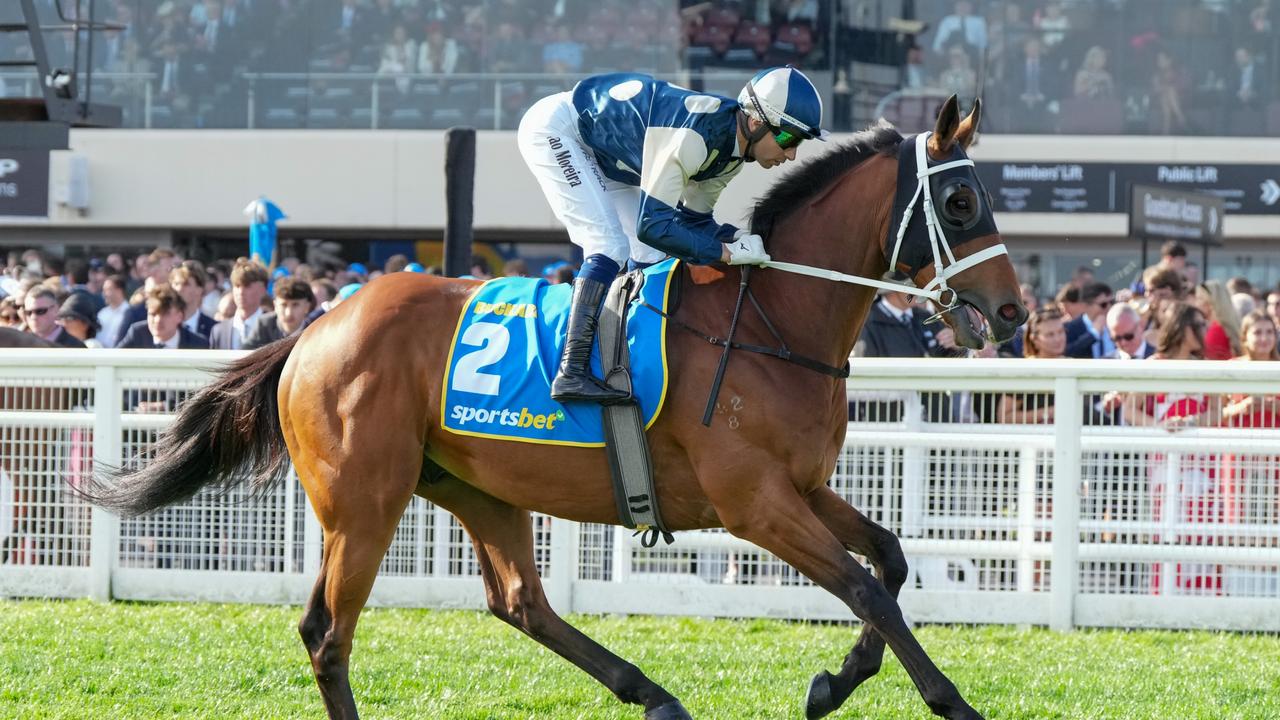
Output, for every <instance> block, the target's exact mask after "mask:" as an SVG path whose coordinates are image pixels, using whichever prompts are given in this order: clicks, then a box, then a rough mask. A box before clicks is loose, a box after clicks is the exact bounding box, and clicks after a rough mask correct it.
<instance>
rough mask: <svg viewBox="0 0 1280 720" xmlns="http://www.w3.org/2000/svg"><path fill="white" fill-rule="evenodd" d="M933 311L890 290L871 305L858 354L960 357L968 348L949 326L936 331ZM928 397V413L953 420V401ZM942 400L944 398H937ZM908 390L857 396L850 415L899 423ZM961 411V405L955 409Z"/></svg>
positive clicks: (863, 355) (850, 409)
mask: <svg viewBox="0 0 1280 720" xmlns="http://www.w3.org/2000/svg"><path fill="white" fill-rule="evenodd" d="M928 317H929V313H927V312H925V311H924V310H922V309H920V308H919V307H917V306H916V305H914V304H913V303H912V297H911V296H910V295H908V294H906V293H900V292H886V293H884V294H882V295H881V296H880V299H879V300H877V301H876V303H875V304H874V305H872V306H871V311H870V312H869V313H868V315H867V321H866V324H864V325H863V327H862V335H861V336H860V337H859V338H858V342H857V344H855V345H854V347H853V355H854V356H855V357H881V358H892V357H903V358H910V357H917V358H918V357H957V356H962V355H964V352H965V351H964V350H961V349H959V348H957V347H956V344H955V333H954V332H953V331H952V330H951V328H948V327H942V328H941V329H939V330H937V331H936V332H935V331H934V330H933V329H932V328H931V327H930V326H926V325H925V323H924V321H925V320H926V319H928ZM934 399H935V398H926V400H927V402H926V406H927V408H928V416H929V418H930V419H932V420H951V419H952V418H951V414H952V410H953V408H952V407H951V406H950V404H949V402H942V401H939V402H934V401H933V400H934ZM936 399H938V400H942V399H941V398H936ZM903 400H904V393H890V394H888V395H883V394H876V395H874V396H868V397H863V398H861V399H860V398H853V399H852V401H851V402H850V403H849V412H850V417H852V418H857V419H862V420H868V419H871V420H880V421H889V422H897V421H898V420H900V419H901V413H902V411H903V408H904V407H905V406H904V405H903V404H902V403H903ZM955 409H956V410H958V408H955Z"/></svg>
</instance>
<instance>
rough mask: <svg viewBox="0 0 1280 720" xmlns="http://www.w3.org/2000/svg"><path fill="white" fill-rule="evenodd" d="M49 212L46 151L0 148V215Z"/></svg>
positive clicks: (47, 157) (30, 215) (28, 215)
mask: <svg viewBox="0 0 1280 720" xmlns="http://www.w3.org/2000/svg"><path fill="white" fill-rule="evenodd" d="M6 215H20V216H24V217H47V216H48V215H49V151H48V150H5V149H3V148H0V217H2V216H6Z"/></svg>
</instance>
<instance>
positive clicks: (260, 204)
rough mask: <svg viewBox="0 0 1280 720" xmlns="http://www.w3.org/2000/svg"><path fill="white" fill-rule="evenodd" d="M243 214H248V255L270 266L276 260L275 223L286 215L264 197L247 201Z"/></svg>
mask: <svg viewBox="0 0 1280 720" xmlns="http://www.w3.org/2000/svg"><path fill="white" fill-rule="evenodd" d="M244 214H245V215H248V216H249V257H250V258H251V259H253V260H257V261H258V262H260V263H262V264H263V265H265V266H266V267H271V266H272V265H274V264H275V262H276V260H277V258H276V223H277V222H279V221H280V220H283V219H285V218H286V217H288V216H287V215H285V214H284V211H283V210H281V209H280V208H279V207H278V206H277V205H276V204H275V203H273V202H271V201H270V200H268V199H266V198H265V197H260V198H258V199H257V200H254V201H253V202H251V203H249V205H248V206H247V207H245V209H244Z"/></svg>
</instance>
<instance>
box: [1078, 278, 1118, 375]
mask: <svg viewBox="0 0 1280 720" xmlns="http://www.w3.org/2000/svg"><path fill="white" fill-rule="evenodd" d="M1080 299H1081V300H1082V301H1083V302H1084V312H1083V313H1082V314H1081V315H1080V316H1078V317H1076V318H1073V319H1072V320H1071V322H1069V323H1067V328H1066V329H1067V352H1066V356H1067V357H1074V358H1109V357H1113V356H1114V355H1115V352H1116V346H1115V342H1114V341H1112V339H1111V336H1110V334H1109V333H1108V332H1107V311H1108V310H1110V309H1111V305H1112V304H1113V303H1114V302H1115V294H1114V293H1112V292H1111V287H1110V286H1108V285H1107V284H1106V283H1100V282H1095V283H1090V284H1088V285H1085V286H1084V289H1083V290H1081V291H1080Z"/></svg>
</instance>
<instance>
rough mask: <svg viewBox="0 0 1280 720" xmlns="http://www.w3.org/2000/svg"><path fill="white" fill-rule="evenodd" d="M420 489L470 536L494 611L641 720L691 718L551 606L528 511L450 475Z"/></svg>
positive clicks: (674, 702) (643, 676)
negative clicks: (633, 708) (637, 710)
mask: <svg viewBox="0 0 1280 720" xmlns="http://www.w3.org/2000/svg"><path fill="white" fill-rule="evenodd" d="M418 491H419V494H421V495H422V496H423V497H425V498H427V499H429V500H431V501H432V502H434V503H437V504H438V505H440V506H442V507H444V508H445V509H447V510H449V511H450V512H452V513H453V514H454V515H455V516H456V517H457V518H458V520H460V521H461V522H462V524H463V525H464V526H465V527H466V529H467V532H468V533H470V535H471V542H472V544H474V545H475V549H476V557H477V559H478V560H479V562H480V570H481V574H482V575H483V576H484V586H485V594H486V596H487V599H488V602H489V609H490V611H492V612H493V614H494V615H496V616H497V617H499V618H500V619H502V620H503V621H504V622H506V623H508V624H510V625H512V626H514V627H516V628H517V629H519V630H520V631H521V632H523V633H525V634H526V635H528V636H529V637H531V638H533V639H534V640H537V641H538V642H539V643H541V644H543V645H545V646H546V647H547V648H549V649H550V650H552V651H554V652H555V653H556V654H557V655H559V656H560V657H562V658H564V659H566V660H568V661H569V662H571V663H573V664H574V665H577V666H578V667H579V668H581V669H582V670H583V671H584V672H586V673H587V674H588V675H590V676H591V677H593V678H595V679H596V680H598V681H599V682H600V683H601V684H603V685H604V686H605V687H607V688H609V690H610V691H611V692H612V693H613V694H614V695H615V696H617V698H618V699H619V700H621V701H622V702H625V703H632V704H636V705H641V706H643V707H644V709H645V714H644V716H645V718H646V720H682V719H684V720H687V719H688V718H689V714H688V713H687V712H686V711H685V709H684V707H683V706H681V705H680V702H679V701H678V700H676V699H675V698H674V697H673V696H672V695H671V694H670V693H668V692H667V691H666V690H664V689H662V687H660V686H659V685H657V684H656V683H654V682H653V681H652V680H650V679H649V678H647V677H645V675H644V673H642V672H640V670H639V669H638V668H637V667H636V666H634V665H632V664H631V663H629V662H627V661H625V660H623V659H622V658H620V657H618V656H617V655H614V654H613V653H611V652H609V651H608V650H606V649H605V648H604V647H602V646H601V645H600V644H599V643H597V642H596V641H594V640H592V639H591V638H589V637H587V636H586V635H584V634H582V633H581V632H579V631H578V630H577V629H576V628H574V627H573V626H572V625H570V624H569V623H567V622H565V621H564V620H563V619H561V618H560V616H559V615H556V613H555V611H554V610H552V609H551V605H550V604H549V603H548V602H547V597H546V595H545V594H544V593H543V591H542V580H541V579H540V578H539V577H538V570H537V566H536V565H535V564H534V560H533V528H532V524H531V520H530V517H529V513H528V511H526V510H521V509H519V508H515V507H512V506H511V505H508V504H506V503H504V502H502V501H501V500H498V499H496V498H494V497H492V496H490V495H487V494H485V493H483V492H481V491H480V490H477V489H475V488H473V487H471V486H469V485H466V484H464V483H462V482H460V481H458V480H457V479H454V478H448V479H446V480H443V481H441V482H439V483H433V484H430V485H420V486H419V488H418Z"/></svg>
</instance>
